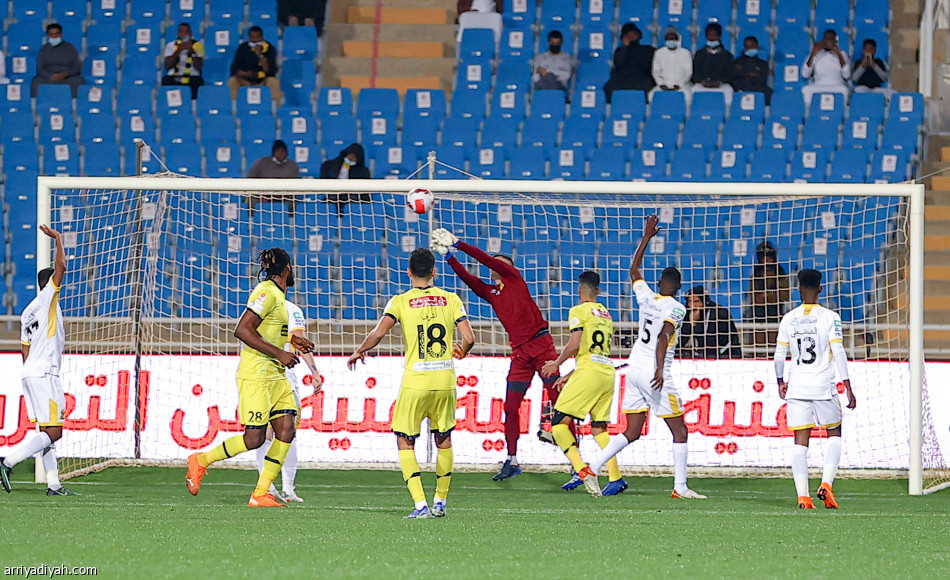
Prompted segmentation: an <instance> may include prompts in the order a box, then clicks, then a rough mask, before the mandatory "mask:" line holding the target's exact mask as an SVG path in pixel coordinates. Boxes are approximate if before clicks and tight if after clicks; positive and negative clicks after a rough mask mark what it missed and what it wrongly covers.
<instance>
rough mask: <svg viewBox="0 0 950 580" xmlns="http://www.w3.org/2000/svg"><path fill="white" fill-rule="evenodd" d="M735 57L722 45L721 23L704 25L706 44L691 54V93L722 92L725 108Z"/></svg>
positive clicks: (727, 106)
mask: <svg viewBox="0 0 950 580" xmlns="http://www.w3.org/2000/svg"><path fill="white" fill-rule="evenodd" d="M734 67H735V59H734V58H732V53H731V52H729V51H728V50H726V49H725V47H723V46H722V25H721V24H719V23H718V22H710V23H709V24H707V25H706V46H704V47H702V48H701V49H699V50H697V51H696V54H695V56H693V78H692V81H693V93H698V92H704V91H708V92H717V93H722V96H723V99H724V100H725V102H726V110H729V105H731V104H732V85H730V84H729V81H730V80H732V70H733V68H734Z"/></svg>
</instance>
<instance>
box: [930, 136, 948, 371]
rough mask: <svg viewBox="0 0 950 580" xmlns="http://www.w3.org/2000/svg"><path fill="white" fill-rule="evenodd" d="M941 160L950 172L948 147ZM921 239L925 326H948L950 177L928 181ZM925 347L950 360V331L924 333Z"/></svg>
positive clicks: (936, 177) (942, 176)
mask: <svg viewBox="0 0 950 580" xmlns="http://www.w3.org/2000/svg"><path fill="white" fill-rule="evenodd" d="M940 159H941V165H942V166H943V167H942V168H943V169H950V147H943V148H942V149H941V153H940ZM934 165H936V164H934ZM924 236H925V237H924V323H925V324H942V325H950V175H946V174H945V175H938V176H935V177H933V179H931V180H930V190H929V191H928V192H927V209H926V212H925V213H924ZM924 346H925V348H926V349H927V350H928V351H929V352H934V351H939V353H940V356H938V357H936V358H947V359H950V332H939V331H929V332H925V333H924Z"/></svg>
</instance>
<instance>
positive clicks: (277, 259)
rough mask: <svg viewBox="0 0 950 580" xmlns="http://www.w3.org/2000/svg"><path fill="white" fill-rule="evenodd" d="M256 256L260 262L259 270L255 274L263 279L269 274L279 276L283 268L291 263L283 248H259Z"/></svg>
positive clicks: (269, 275) (268, 276)
mask: <svg viewBox="0 0 950 580" xmlns="http://www.w3.org/2000/svg"><path fill="white" fill-rule="evenodd" d="M257 257H258V259H259V260H260V263H261V271H260V272H259V273H258V274H257V277H258V278H260V279H263V280H267V279H268V278H270V277H271V276H280V275H281V274H283V273H284V268H286V267H287V266H288V265H289V264H290V263H291V261H290V255H289V254H288V253H287V252H286V251H284V249H283V248H271V249H269V250H261V251H260V252H258V254H257Z"/></svg>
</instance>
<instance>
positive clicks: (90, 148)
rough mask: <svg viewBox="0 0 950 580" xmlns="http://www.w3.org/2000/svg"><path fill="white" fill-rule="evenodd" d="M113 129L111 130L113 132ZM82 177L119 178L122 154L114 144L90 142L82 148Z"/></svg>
mask: <svg viewBox="0 0 950 580" xmlns="http://www.w3.org/2000/svg"><path fill="white" fill-rule="evenodd" d="M110 120H113V119H110ZM114 131H115V129H113V132H114ZM82 161H83V164H82V165H83V171H82V174H83V175H89V176H94V177H119V176H121V175H122V154H121V152H120V151H119V146H118V145H116V144H115V143H114V142H109V143H104V142H99V143H95V142H90V143H85V144H83V146H82Z"/></svg>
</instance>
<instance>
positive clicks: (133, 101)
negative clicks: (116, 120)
mask: <svg viewBox="0 0 950 580" xmlns="http://www.w3.org/2000/svg"><path fill="white" fill-rule="evenodd" d="M152 89H153V87H152V86H126V87H122V89H121V90H120V91H119V95H118V97H117V98H116V112H117V113H118V114H120V115H123V114H146V115H151V114H152V106H153V104H154V99H153V98H152Z"/></svg>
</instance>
